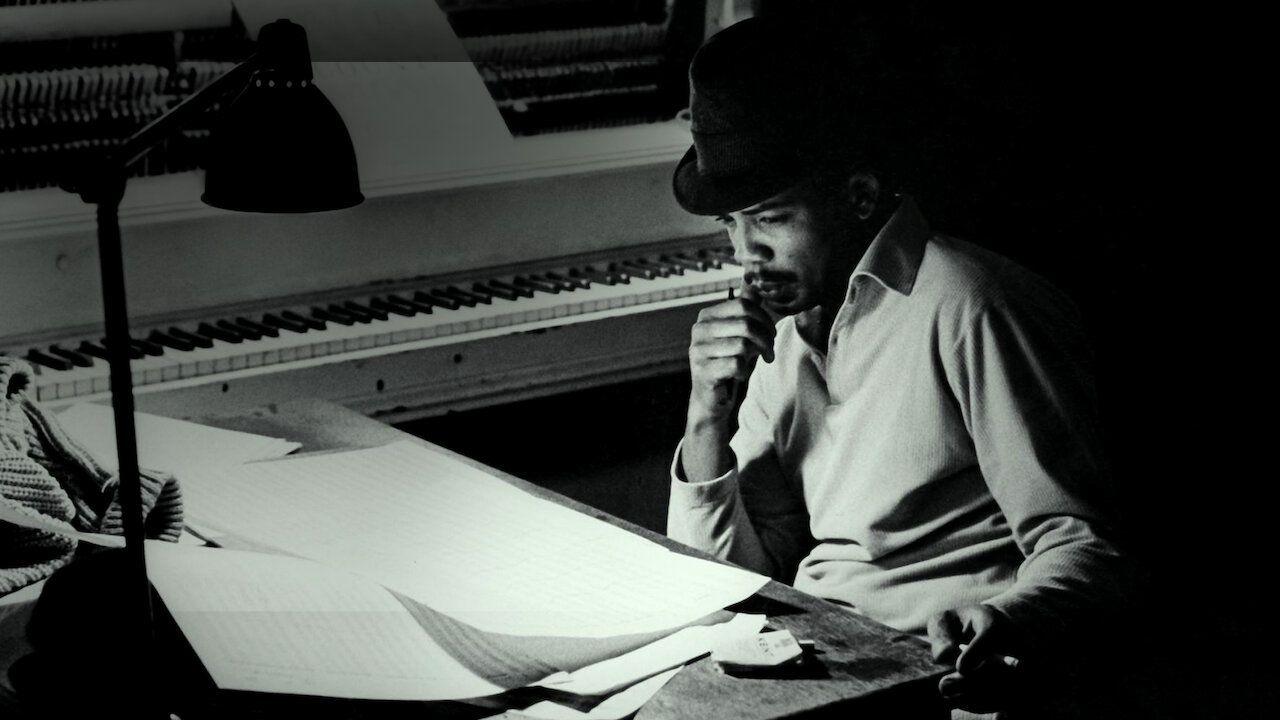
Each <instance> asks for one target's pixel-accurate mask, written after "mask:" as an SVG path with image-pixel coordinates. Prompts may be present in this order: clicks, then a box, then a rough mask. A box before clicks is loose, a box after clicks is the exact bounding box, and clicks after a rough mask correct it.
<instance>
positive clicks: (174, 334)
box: [168, 327, 213, 348]
mask: <svg viewBox="0 0 1280 720" xmlns="http://www.w3.org/2000/svg"><path fill="white" fill-rule="evenodd" d="M168 334H169V337H171V338H173V339H175V340H181V341H183V342H189V343H191V344H192V345H194V346H196V347H201V348H211V347H213V340H211V339H209V338H207V337H205V336H203V335H196V334H195V333H189V332H187V331H186V330H183V329H182V328H179V327H171V328H169V333H168Z"/></svg>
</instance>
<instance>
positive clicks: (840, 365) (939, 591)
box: [667, 199, 1127, 642]
mask: <svg viewBox="0 0 1280 720" xmlns="http://www.w3.org/2000/svg"><path fill="white" fill-rule="evenodd" d="M814 322H816V314H815V313H813V312H810V313H807V314H802V315H800V316H796V317H789V318H784V319H783V320H782V321H781V322H780V323H779V324H778V334H777V339H776V342H775V351H776V359H775V360H774V361H773V362H772V363H764V362H763V361H761V362H759V363H757V365H756V369H755V372H754V374H753V375H752V376H751V380H750V383H749V386H748V391H747V394H746V397H745V399H744V401H743V405H742V408H741V410H740V412H739V429H738V432H737V434H736V435H735V437H734V438H733V441H732V443H731V447H732V448H733V450H734V453H735V455H736V458H737V467H736V469H735V470H733V471H731V472H730V473H728V474H727V475H725V476H723V477H720V478H717V479H715V480H712V481H709V482H704V483H696V484H695V483H687V482H684V481H683V480H682V479H681V478H680V477H679V475H678V473H679V451H677V453H676V460H675V462H674V463H673V466H672V475H673V482H672V490H671V504H670V510H669V517H668V525H667V532H668V534H669V535H670V536H671V537H672V538H674V539H677V540H680V541H683V542H685V543H688V544H690V545H693V546H695V547H698V548H701V549H703V550H706V551H709V552H712V553H714V554H716V555H718V556H720V557H723V558H727V559H729V560H732V561H735V562H737V563H740V564H742V565H744V566H746V567H748V568H751V569H755V570H758V571H761V572H765V573H769V574H771V575H773V576H774V577H777V578H779V579H782V580H784V581H791V580H792V579H794V584H795V586H796V587H797V588H799V589H801V590H804V591H806V592H809V593H812V594H815V595H818V596H821V597H824V598H828V599H831V600H834V601H837V602H840V603H844V604H847V605H850V606H852V607H853V608H855V609H856V610H857V611H859V612H862V613H864V614H866V615H868V616H869V617H872V618H874V619H876V620H879V621H881V622H884V623H886V624H888V625H891V626H893V627H896V628H899V629H902V630H906V631H911V632H922V631H923V630H924V626H925V623H926V621H927V619H928V617H929V616H930V615H931V614H933V613H935V612H938V611H941V610H945V609H950V608H955V607H958V606H961V605H966V604H971V603H979V602H987V603H990V604H991V605H993V606H995V607H997V608H998V609H1001V610H1003V611H1005V613H1007V614H1008V615H1009V616H1010V618H1011V619H1013V620H1014V621H1015V622H1016V623H1017V624H1018V625H1019V627H1020V629H1022V630H1024V631H1025V633H1026V634H1027V635H1028V636H1029V637H1028V640H1029V641H1031V642H1034V641H1035V638H1036V636H1040V637H1041V639H1043V640H1045V641H1048V640H1050V636H1053V635H1055V634H1057V633H1062V632H1067V631H1068V628H1070V627H1072V626H1073V622H1075V621H1076V620H1078V619H1081V617H1082V616H1088V615H1089V614H1090V613H1091V612H1093V611H1095V610H1097V609H1098V608H1100V607H1107V606H1109V605H1113V604H1116V603H1119V602H1120V601H1121V599H1122V598H1121V595H1122V594H1123V593H1124V592H1125V590H1124V588H1125V587H1126V586H1127V570H1126V565H1125V562H1124V558H1123V557H1122V556H1121V554H1120V553H1119V552H1118V550H1117V549H1116V547H1115V545H1114V544H1113V543H1112V542H1111V541H1109V540H1108V534H1109V530H1110V529H1111V527H1112V524H1113V522H1114V520H1113V517H1112V515H1111V509H1112V507H1113V503H1112V501H1111V499H1110V497H1109V493H1108V488H1107V486H1106V483H1107V473H1106V469H1105V467H1104V463H1103V460H1102V458H1101V455H1100V447H1099V437H1098V432H1097V427H1096V424H1095V423H1096V413H1095V407H1094V399H1093V387H1092V378H1091V376H1090V372H1089V370H1088V367H1089V362H1088V358H1087V357H1086V353H1085V344H1084V342H1083V340H1082V333H1081V331H1080V325H1079V323H1078V321H1077V318H1076V315H1075V311H1074V308H1073V307H1072V306H1071V304H1070V303H1069V302H1068V301H1067V300H1066V299H1065V298H1064V296H1062V295H1061V294H1060V293H1059V292H1057V291H1056V290H1054V289H1053V288H1052V287H1051V286H1049V285H1048V284H1047V283H1045V282H1044V281H1042V280H1040V279H1039V278H1037V277H1036V276H1034V275H1032V274H1031V273H1029V272H1028V271H1026V270H1024V269H1022V268H1020V267H1018V266H1016V265H1014V264H1013V263H1011V262H1009V261H1008V260H1005V259H1003V258H1001V257H999V256H996V255H994V254H991V253H989V252H986V251H983V250H981V249H979V248H977V247H975V246H972V245H969V244H967V243H963V242H960V241H957V240H953V239H949V238H945V237H939V236H934V235H932V234H931V233H930V231H929V229H928V227H927V225H926V224H925V222H924V220H923V219H922V218H921V216H920V215H919V212H918V211H917V210H916V208H915V206H914V203H912V202H911V201H910V200H909V199H908V200H906V201H904V203H903V204H902V206H901V207H900V208H899V210H898V211H897V213H895V215H894V216H893V217H892V218H891V219H890V221H889V222H888V223H887V224H886V226H885V228H884V229H883V230H882V231H881V233H880V234H879V236H878V237H877V238H876V239H875V241H873V243H872V244H871V246H870V247H869V248H868V250H867V252H866V254H865V255H864V257H863V258H862V260H861V261H860V263H859V265H858V267H857V269H856V270H855V272H854V273H853V276H852V277H851V279H850V282H849V294H848V297H847V302H846V304H845V305H844V306H843V307H842V308H841V309H840V311H839V313H838V315H837V316H836V320H835V324H834V327H833V328H832V330H831V334H830V336H829V338H828V343H827V345H826V346H825V347H820V348H815V347H812V346H811V345H809V344H808V343H807V342H806V341H805V340H804V339H803V338H802V336H801V335H800V333H799V332H798V330H797V326H800V327H805V326H806V324H807V323H814ZM810 337H812V335H810Z"/></svg>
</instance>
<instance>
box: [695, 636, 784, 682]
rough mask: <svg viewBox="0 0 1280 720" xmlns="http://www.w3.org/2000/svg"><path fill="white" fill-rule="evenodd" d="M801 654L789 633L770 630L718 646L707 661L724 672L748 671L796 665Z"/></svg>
mask: <svg viewBox="0 0 1280 720" xmlns="http://www.w3.org/2000/svg"><path fill="white" fill-rule="evenodd" d="M803 654H804V648H803V647H801V645H800V643H799V642H797V641H796V639H795V637H794V636H793V635H792V634H791V631H790V630H774V631H772V632H766V633H760V634H759V635H752V636H750V637H746V638H736V639H734V640H733V641H731V642H728V643H726V644H724V645H721V646H720V647H717V648H716V649H715V650H713V651H712V652H711V660H712V661H713V662H715V664H716V667H717V668H719V669H720V670H722V671H723V672H726V673H735V672H751V671H756V670H761V669H768V668H776V667H780V666H782V665H785V664H788V663H794V662H797V661H799V660H800V658H801V656H802V655H803Z"/></svg>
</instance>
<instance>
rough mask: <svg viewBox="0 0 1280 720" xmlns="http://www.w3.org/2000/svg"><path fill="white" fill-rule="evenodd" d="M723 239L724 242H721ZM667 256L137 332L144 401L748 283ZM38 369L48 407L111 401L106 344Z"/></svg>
mask: <svg viewBox="0 0 1280 720" xmlns="http://www.w3.org/2000/svg"><path fill="white" fill-rule="evenodd" d="M717 240H718V238H717ZM711 242H713V241H711V240H710V239H704V240H703V244H702V245H700V246H699V245H694V246H688V243H687V242H681V243H680V244H679V245H676V246H674V247H672V246H668V247H663V248H661V249H655V250H654V251H653V252H649V253H645V254H637V255H634V256H631V255H629V256H627V257H623V258H618V259H614V260H609V261H599V260H592V261H589V262H588V261H581V262H568V261H566V262H564V263H563V264H557V265H555V266H551V267H544V266H535V267H531V268H529V269H528V270H524V271H517V272H510V268H508V269H507V270H508V272H504V273H502V274H495V275H484V274H480V275H478V276H476V277H472V278H467V279H465V280H464V279H460V278H458V277H449V278H443V279H440V280H427V281H421V282H414V283H412V284H404V283H401V284H393V285H385V286H381V287H377V288H376V289H374V288H369V287H366V288H363V289H359V291H358V292H355V291H353V292H351V293H350V294H348V293H342V294H340V295H339V296H337V297H331V298H328V299H327V302H326V301H324V300H316V299H314V298H313V299H304V298H296V299H294V300H295V301H294V302H286V301H281V302H280V303H279V304H273V305H271V306H268V307H263V308H258V309H255V310H254V311H252V312H250V311H247V310H245V309H243V308H239V309H235V310H231V309H228V312H227V313H226V314H225V315H219V314H214V315H210V316H208V317H205V318H201V319H195V320H190V321H187V322H185V323H172V322H163V323H160V324H158V325H154V326H153V325H149V324H148V323H146V322H145V321H141V322H138V323H136V324H135V326H134V333H135V340H134V342H133V343H132V346H131V350H132V357H133V361H132V364H131V365H132V370H133V382H134V386H135V393H137V394H139V395H145V394H147V393H154V392H158V391H169V390H176V389H181V388H191V387H196V386H207V385H216V384H223V385H225V384H226V383H229V382H231V381H235V380H242V379H245V378H249V377H254V376H261V375H270V374H275V373H285V372H294V371H297V370H301V369H304V368H314V367H319V366H325V365H333V364H338V363H358V362H360V361H366V360H368V359H370V358H374V357H379V356H385V355H393V354H400V353H412V352H414V351H419V350H423V349H425V348H429V347H439V346H453V345H461V344H465V343H468V342H475V341H478V340H481V339H485V338H493V337H496V336H502V335H511V334H517V333H529V332H533V331H538V330H543V329H547V328H554V327H560V326H565V325H570V324H575V323H590V322H595V321H600V320H604V319H608V318H617V317H620V316H626V315H639V314H644V313H655V312H657V311H660V310H663V309H667V308H676V307H684V306H698V305H703V304H707V303H710V302H713V301H717V300H719V299H720V298H722V297H723V296H724V293H725V290H726V289H728V288H730V287H734V286H736V285H738V284H739V283H740V272H741V270H740V268H739V267H738V266H737V265H736V263H735V262H734V260H733V258H732V256H731V251H730V250H729V249H728V248H726V247H723V246H722V245H716V244H710V243H711ZM3 352H7V353H8V354H10V355H15V356H21V357H23V358H25V359H26V360H28V361H29V362H30V363H31V364H32V365H33V366H34V367H35V368H36V377H35V393H36V397H37V399H38V400H40V401H41V402H44V403H46V404H49V405H53V406H59V405H65V404H68V403H71V402H82V401H92V400H102V399H106V398H108V397H109V378H108V366H107V362H106V360H105V359H104V357H103V355H105V352H104V348H103V341H102V339H101V338H100V337H98V336H93V337H80V336H73V337H62V338H45V339H43V341H42V342H39V343H38V344H31V345H29V346H25V347H22V346H19V347H8V348H5V349H3Z"/></svg>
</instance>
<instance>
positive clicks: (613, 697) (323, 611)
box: [150, 442, 767, 720]
mask: <svg viewBox="0 0 1280 720" xmlns="http://www.w3.org/2000/svg"><path fill="white" fill-rule="evenodd" d="M184 495H185V498H186V504H187V511H188V513H189V515H190V516H191V517H193V518H195V519H196V520H197V521H199V522H200V523H201V524H202V525H204V526H208V527H211V528H213V529H215V530H217V531H218V532H220V533H222V534H225V535H227V536H230V537H236V538H240V539H243V540H247V541H250V542H252V543H253V544H255V545H257V546H266V547H271V548H275V549H277V550H279V551H280V552H282V553H284V554H288V555H291V556H296V557H292V558H283V557H272V556H268V555H260V554H257V555H251V554H244V553H237V552H233V551H230V550H199V549H192V551H195V552H205V553H212V554H216V555H217V557H218V559H219V563H217V564H215V563H209V562H204V561H199V562H197V561H193V560H191V559H183V556H182V554H181V553H182V552H183V550H182V549H172V548H164V549H163V550H162V551H161V552H164V553H168V554H169V555H170V558H168V559H166V558H162V557H159V556H157V559H156V560H155V561H152V562H151V563H150V564H151V565H152V567H153V575H154V576H155V578H156V585H157V589H158V590H159V591H160V593H161V595H162V596H163V597H164V599H165V603H166V605H167V606H169V607H170V608H171V610H173V612H174V616H175V618H176V619H177V621H178V622H179V624H180V625H182V627H183V630H184V632H185V633H186V635H187V636H188V637H189V638H191V640H192V644H193V646H194V647H195V648H196V650H197V652H198V653H199V654H200V656H201V658H202V660H203V661H204V662H205V664H206V666H207V667H209V669H210V672H211V674H213V675H214V678H215V680H216V681H217V683H218V684H219V686H220V687H224V688H237V689H257V690H269V691H273V692H301V693H306V694H317V695H334V696H340V697H361V698H363V697H370V698H372V697H377V698H401V699H461V698H469V697H479V696H483V695H492V694H494V693H500V694H501V695H499V699H502V698H505V697H506V696H507V695H509V694H510V692H511V691H513V689H515V688H527V687H529V686H530V685H532V686H535V687H541V688H543V689H544V690H545V691H547V692H548V693H551V694H552V695H557V696H564V695H572V696H578V697H586V698H590V699H592V702H590V703H586V707H585V709H584V706H583V704H582V703H580V702H579V703H569V704H568V705H566V704H563V703H557V702H553V701H552V700H551V699H542V700H540V701H536V698H535V701H532V702H525V703H523V704H525V705H528V707H525V708H524V709H523V710H522V712H523V713H525V714H529V715H533V716H536V717H546V718H582V717H587V718H596V719H597V720H605V719H606V718H610V717H622V716H625V715H627V714H629V713H631V712H634V711H635V710H636V709H637V708H638V707H639V706H640V705H641V704H642V703H643V702H644V701H645V700H647V699H648V698H649V697H650V696H651V695H652V694H653V693H654V692H656V691H657V690H658V689H660V688H661V687H662V685H663V683H665V682H666V680H668V679H669V678H670V677H671V675H672V674H673V671H671V668H678V667H679V666H680V665H682V664H683V663H684V662H687V661H688V660H690V659H693V658H696V657H698V656H700V655H703V654H705V653H707V652H709V651H710V649H711V648H712V647H713V646H714V645H717V644H719V643H721V642H724V641H725V640H727V639H729V638H732V637H740V636H742V635H743V634H748V635H749V634H753V633H755V632H757V631H758V630H759V629H760V627H761V626H762V625H763V618H760V617H758V616H739V617H737V618H735V619H733V620H732V621H729V622H723V620H724V617H726V616H727V614H726V613H723V612H720V609H721V608H724V607H725V606H727V605H730V604H732V603H734V602H737V601H739V600H741V599H743V598H745V597H747V596H749V595H751V594H752V593H753V592H755V591H756V590H758V589H759V588H760V587H761V586H762V585H763V584H764V583H765V582H767V578H764V577H763V576H760V575H756V574H754V573H749V572H746V571H743V570H739V569H736V568H732V567H728V566H724V565H720V564H717V563H712V562H706V561H702V560H697V559H694V558H689V557H687V556H684V555H680V554H678V553H674V552H671V551H669V550H667V549H666V548H664V547H662V546H661V545H658V544H656V543H653V542H650V541H648V540H645V539H644V538H641V537H639V536H637V535H634V534H632V533H629V532H627V531H625V530H623V529H621V528H618V527H615V526H613V525H610V524H608V523H605V522H602V521H600V520H596V519H594V518H590V517H588V516H586V515H583V514H581V513H578V512H576V511H573V510H570V509H568V508H565V507H562V506H560V505H557V504H555V503H552V502H548V501H546V500H542V499H539V498H536V497H534V496H532V495H530V494H528V493H526V492H523V491H521V490H519V489H518V488H516V487H514V486H512V485H510V484H509V483H507V482H504V481H503V480H501V479H499V478H496V477H494V476H492V475H490V474H488V473H486V472H484V471H482V470H480V469H477V468H475V467H473V466H471V465H469V464H467V463H465V462H463V461H461V460H459V459H457V458H454V457H451V456H450V455H447V454H445V453H442V452H438V451H435V450H431V449H428V448H426V447H423V446H421V445H418V444H416V443H412V442H400V443H394V444H392V445H388V446H385V447H381V448H375V449H371V450H357V451H353V452H345V453H333V454H326V455H317V456H310V457H299V458H290V459H284V460H278V461H273V462H264V463H254V464H250V465H244V466H239V467H234V468H223V469H203V470H196V471H193V472H188V473H187V474H186V475H185V476H184ZM153 554H154V553H153ZM309 561H310V562H309ZM285 564H290V567H287V568H286V567H283V565H285ZM215 571H216V574H211V575H205V576H204V577H203V578H196V577H194V576H192V574H191V573H193V572H199V573H215ZM160 573H164V575H161V574H160ZM189 593H194V595H193V596H191V597H188V596H187V594H189ZM318 594H320V595H325V596H326V597H318V596H317V595H318ZM245 602H248V603H250V604H249V605H247V606H240V605H237V603H245ZM216 603H226V604H224V605H221V606H218V605H216ZM253 611H259V612H260V613H261V615H260V616H256V617H255V615H254V612H253ZM717 612H719V615H718V616H716V615H715V614H716V613H717ZM246 613H248V615H246ZM282 613H283V614H285V615H286V617H285V618H283V619H282V623H283V624H282V625H281V626H280V629H279V630H272V629H270V625H271V624H272V623H273V622H276V619H274V616H276V615H280V614H282ZM709 617H714V618H715V619H714V620H709V619H708V618H709ZM328 623H335V624H336V626H335V627H333V628H330V627H328ZM716 623H718V624H716ZM293 624H296V625H297V627H291V625H293ZM348 624H350V625H351V627H347V626H348ZM410 625H413V626H414V627H413V628H412V629H410ZM277 633H283V636H284V637H287V638H288V640H285V639H284V637H276V635H277ZM308 633H310V635H309V634H308ZM313 636H314V637H313ZM384 636H385V637H386V638H388V642H389V643H390V644H389V645H388V646H387V647H386V648H382V647H378V646H379V645H380V644H381V642H382V641H381V640H377V639H376V638H382V637H384ZM357 637H368V638H373V639H372V640H370V641H369V643H368V644H365V645H362V646H360V647H359V648H358V649H355V648H354V644H355V643H356V642H357V641H356V638H357ZM393 637H394V638H398V640H394V641H393V640H390V639H389V638H393ZM232 638H234V639H232ZM330 638H336V640H334V642H337V643H339V645H340V646H341V647H342V648H345V650H344V652H346V653H347V655H346V656H345V657H346V659H345V660H343V661H342V662H337V661H332V662H331V661H329V660H327V659H326V658H327V655H328V654H329V653H330V651H329V650H328V649H327V647H328V646H327V645H326V644H325V643H328V642H330V640H329V639H330ZM406 638H410V641H408V643H407V644H406V640H405V639H406ZM259 641H260V642H264V643H267V644H268V645H269V646H270V647H269V648H268V649H267V650H266V651H264V652H262V653H259V652H257V650H256V649H255V643H256V642H259ZM364 652H372V653H377V654H380V656H381V657H383V658H396V657H400V656H403V660H402V661H401V660H391V661H389V664H386V665H382V664H378V663H374V662H371V661H370V662H366V661H365V660H363V659H361V658H360V655H361V653H364ZM263 662H266V663H268V664H269V665H270V668H267V667H258V664H260V663H263ZM317 663H319V665H317ZM215 666H217V667H219V668H220V669H219V671H218V672H214V670H213V668H214V667H215ZM355 668H361V669H360V670H358V671H357V670H356V669H355ZM522 697H523V696H522ZM601 701H603V702H601ZM511 706H512V707H520V705H519V704H512V705H511Z"/></svg>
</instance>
